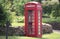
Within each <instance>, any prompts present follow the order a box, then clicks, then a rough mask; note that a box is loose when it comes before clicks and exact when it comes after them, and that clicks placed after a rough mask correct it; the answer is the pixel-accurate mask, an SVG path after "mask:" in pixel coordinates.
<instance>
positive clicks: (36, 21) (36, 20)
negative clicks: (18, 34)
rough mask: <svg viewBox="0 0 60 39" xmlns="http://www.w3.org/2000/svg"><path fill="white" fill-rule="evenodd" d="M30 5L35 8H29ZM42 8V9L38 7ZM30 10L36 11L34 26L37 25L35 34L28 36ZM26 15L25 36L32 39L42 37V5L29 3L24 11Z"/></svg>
mask: <svg viewBox="0 0 60 39" xmlns="http://www.w3.org/2000/svg"><path fill="white" fill-rule="evenodd" d="M28 5H34V6H35V7H27V6H28ZM37 6H40V7H37ZM28 10H34V11H35V13H34V16H35V18H34V20H35V22H34V24H35V26H34V27H35V34H28ZM38 10H40V31H41V32H40V33H41V34H40V35H39V34H38ZM24 15H25V34H26V36H30V37H40V38H41V37H42V6H41V4H40V3H38V2H37V3H33V2H28V3H27V4H25V9H24Z"/></svg>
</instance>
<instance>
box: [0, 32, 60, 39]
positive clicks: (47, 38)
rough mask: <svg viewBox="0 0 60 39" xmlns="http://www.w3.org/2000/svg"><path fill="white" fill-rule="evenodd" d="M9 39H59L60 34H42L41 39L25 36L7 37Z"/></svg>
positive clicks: (3, 38)
mask: <svg viewBox="0 0 60 39" xmlns="http://www.w3.org/2000/svg"><path fill="white" fill-rule="evenodd" d="M0 39H5V36H0ZM9 39H60V34H58V33H55V32H54V33H52V34H44V35H43V37H42V38H36V37H27V36H9Z"/></svg>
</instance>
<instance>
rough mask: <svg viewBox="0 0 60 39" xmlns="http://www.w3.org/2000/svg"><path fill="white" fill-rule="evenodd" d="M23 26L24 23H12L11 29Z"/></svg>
mask: <svg viewBox="0 0 60 39" xmlns="http://www.w3.org/2000/svg"><path fill="white" fill-rule="evenodd" d="M17 26H24V23H12V27H17Z"/></svg>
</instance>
